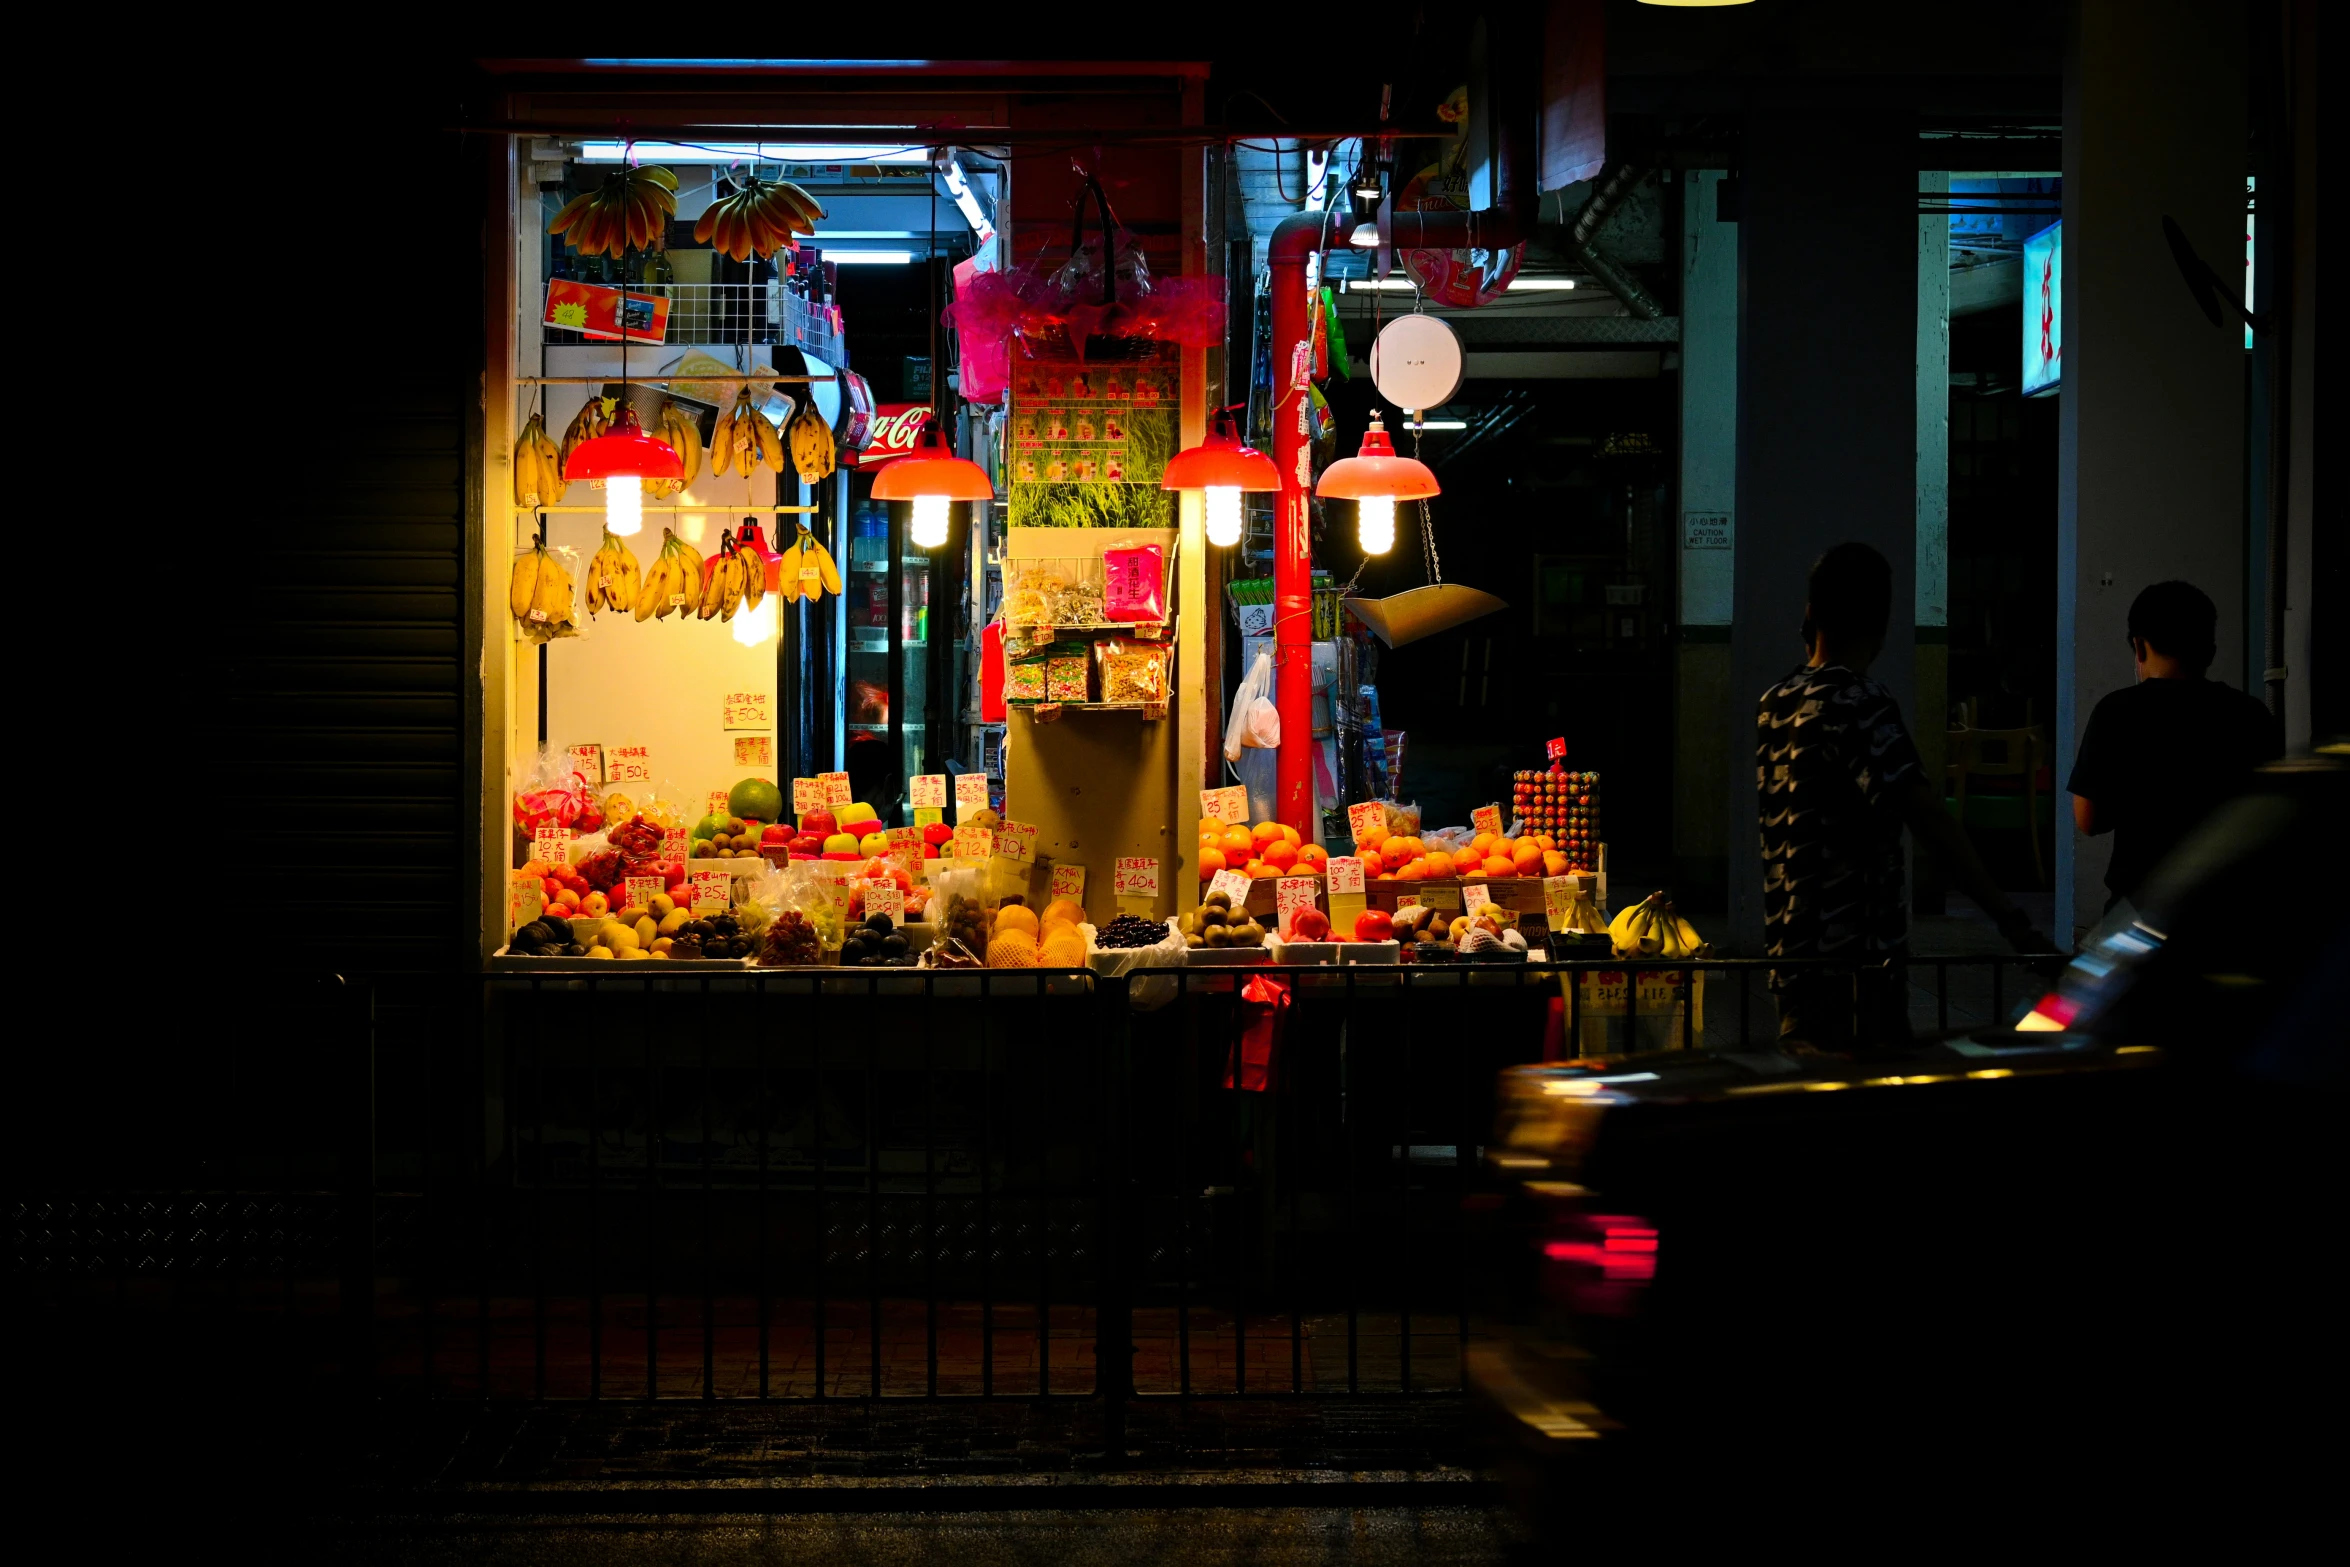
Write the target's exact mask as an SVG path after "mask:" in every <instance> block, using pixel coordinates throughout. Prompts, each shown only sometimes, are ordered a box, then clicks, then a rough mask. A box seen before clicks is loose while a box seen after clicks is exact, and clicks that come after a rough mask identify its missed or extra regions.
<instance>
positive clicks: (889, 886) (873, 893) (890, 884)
mask: <svg viewBox="0 0 2350 1567" xmlns="http://www.w3.org/2000/svg"><path fill="white" fill-rule="evenodd" d="M876 914H886V915H888V916H889V922H890V923H891V924H892V925H895V924H897V923H898V922H900V921H901V920H903V919H904V918H905V917H906V895H905V894H904V893H903V892H901V891H899V890H898V884H897V883H896V882H895V881H893V880H891V879H890V878H889V877H887V876H874V877H870V878H868V879H867V880H866V882H865V917H866V918H867V919H871V918H872V917H873V916H874V915H876Z"/></svg>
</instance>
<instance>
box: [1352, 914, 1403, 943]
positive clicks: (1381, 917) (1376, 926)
mask: <svg viewBox="0 0 2350 1567" xmlns="http://www.w3.org/2000/svg"><path fill="white" fill-rule="evenodd" d="M1354 939H1355V940H1357V941H1392V940H1394V939H1395V916H1394V915H1392V914H1390V913H1388V912H1387V911H1386V910H1385V909H1365V910H1363V912H1362V913H1360V914H1358V915H1356V916H1355V935H1354Z"/></svg>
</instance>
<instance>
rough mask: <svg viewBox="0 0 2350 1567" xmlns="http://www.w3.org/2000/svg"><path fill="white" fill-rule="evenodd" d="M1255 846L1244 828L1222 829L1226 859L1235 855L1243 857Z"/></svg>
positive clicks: (1254, 840) (1254, 842) (1255, 842)
mask: <svg viewBox="0 0 2350 1567" xmlns="http://www.w3.org/2000/svg"><path fill="white" fill-rule="evenodd" d="M1256 846H1257V841H1256V839H1254V838H1252V837H1250V836H1249V832H1248V829H1247V828H1246V827H1227V828H1225V829H1224V853H1225V855H1226V857H1230V856H1232V855H1235V854H1238V855H1244V856H1245V855H1246V854H1247V853H1248V852H1249V851H1250V850H1252V849H1254V848H1255V847H1256Z"/></svg>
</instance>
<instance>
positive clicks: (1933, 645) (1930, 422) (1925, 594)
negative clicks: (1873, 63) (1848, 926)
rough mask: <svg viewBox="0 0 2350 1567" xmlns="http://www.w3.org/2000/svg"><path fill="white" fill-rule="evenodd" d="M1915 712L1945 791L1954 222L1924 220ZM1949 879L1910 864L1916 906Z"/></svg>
mask: <svg viewBox="0 0 2350 1567" xmlns="http://www.w3.org/2000/svg"><path fill="white" fill-rule="evenodd" d="M1918 189H1919V190H1921V191H1928V190H1934V191H1948V190H1949V189H1950V174H1949V172H1948V171H1947V170H1937V171H1934V172H1931V173H1925V174H1920V175H1919V176H1918ZM1917 400H1918V406H1917V462H1918V466H1917V549H1918V564H1917V573H1918V583H1917V661H1918V662H1917V708H1916V710H1915V711H1914V712H1912V713H1911V714H1910V722H1911V726H1912V727H1913V728H1914V729H1915V730H1916V732H1917V741H1918V755H1919V757H1921V758H1922V759H1923V760H1924V762H1925V764H1926V777H1927V778H1928V779H1929V780H1933V781H1935V785H1936V787H1937V788H1938V787H1940V782H1939V780H1940V779H1941V777H1942V768H1943V764H1944V763H1945V762H1946V761H1947V760H1948V749H1949V748H1948V743H1947V742H1948V739H1949V737H1948V734H1947V733H1946V732H1945V729H1944V722H1945V714H1946V712H1947V710H1948V709H1949V706H1950V219H1949V218H1948V217H1947V216H1945V215H1943V214H1941V213H1938V212H1935V213H1926V214H1924V215H1922V216H1920V217H1919V218H1918V375H1917ZM1944 884H1945V878H1944V876H1943V874H1942V866H1941V864H1940V863H1939V862H1938V861H1936V860H1935V858H1934V857H1933V856H1932V855H1930V854H1928V855H1923V856H1920V857H1917V858H1915V859H1913V860H1912V861H1911V863H1910V887H1911V890H1912V891H1913V892H1914V893H1915V894H1916V898H1917V904H1918V907H1919V908H1920V909H1922V910H1931V911H1934V912H1939V911H1940V910H1941V908H1942V889H1943V886H1944Z"/></svg>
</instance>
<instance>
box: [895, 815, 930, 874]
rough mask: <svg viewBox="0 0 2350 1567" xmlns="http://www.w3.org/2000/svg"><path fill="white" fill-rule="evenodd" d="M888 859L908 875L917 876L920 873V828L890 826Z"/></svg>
mask: <svg viewBox="0 0 2350 1567" xmlns="http://www.w3.org/2000/svg"><path fill="white" fill-rule="evenodd" d="M889 861H890V863H891V864H892V865H895V866H896V867H897V868H898V869H899V870H902V871H904V872H905V873H906V874H907V875H908V876H910V877H919V876H920V875H921V874H922V829H921V828H919V827H892V828H890V829H889Z"/></svg>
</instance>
